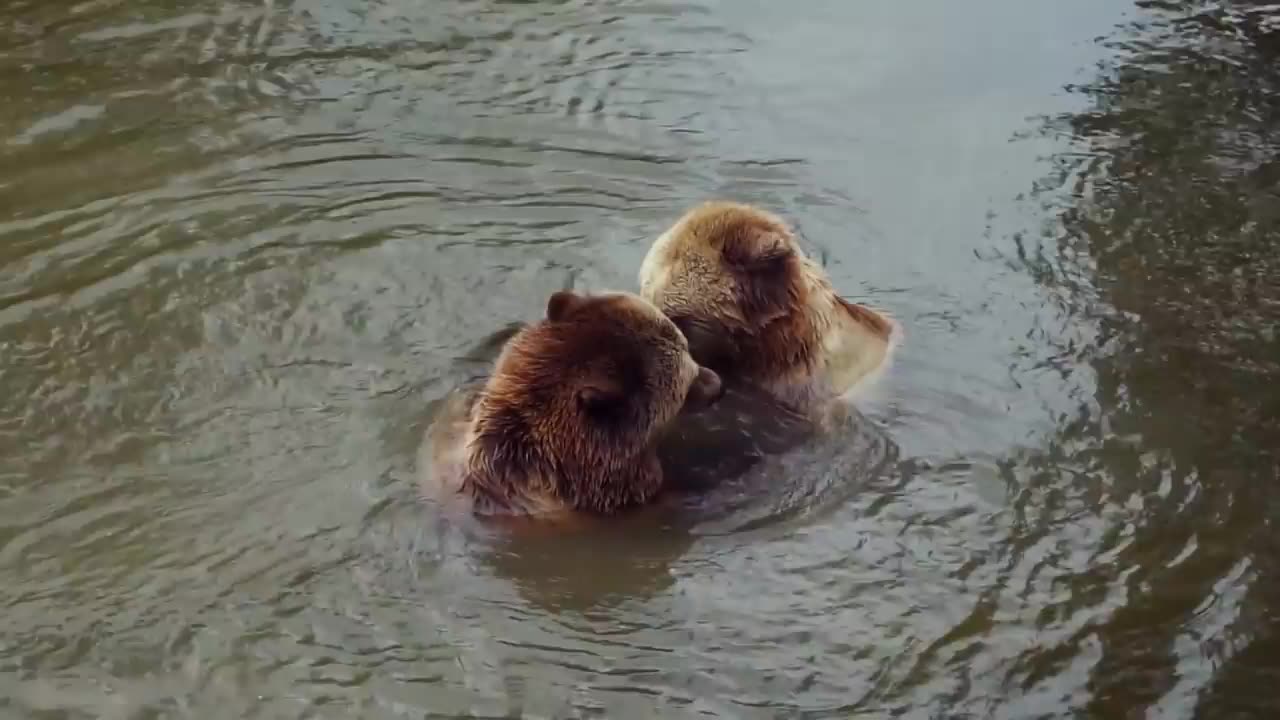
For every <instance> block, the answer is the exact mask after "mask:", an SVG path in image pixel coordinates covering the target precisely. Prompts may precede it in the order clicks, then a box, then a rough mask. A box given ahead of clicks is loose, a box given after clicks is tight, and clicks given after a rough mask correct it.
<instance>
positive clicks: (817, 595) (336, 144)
mask: <svg viewBox="0 0 1280 720" xmlns="http://www.w3.org/2000/svg"><path fill="white" fill-rule="evenodd" d="M1142 5H1143V7H1138V6H1136V5H1127V4H1125V3H1117V2H1102V0H1082V1H1077V2H1071V3H1065V2H1063V3H1049V2H1026V0H1016V1H1015V0H989V1H988V2H984V3H968V4H956V3H951V2H943V1H942V0H924V1H923V2H917V3H894V2H887V1H881V2H862V3H849V2H836V1H835V0H830V1H827V2H812V3H806V4H804V5H803V6H799V5H796V4H795V3H791V4H766V3H760V2H756V3H746V2H743V3H738V2H735V3H727V2H725V3H716V2H680V1H677V2H671V3H657V2H650V1H647V0H635V1H631V0H627V1H623V0H614V1H613V2H606V3H583V2H521V3H516V2H481V1H479V0H473V1H470V2H430V3H428V2H408V1H407V0H381V1H378V0H375V1H374V2H355V0H253V1H250V0H242V1H232V0H191V1H190V2H186V3H180V4H179V3H160V2H155V1H154V0H151V1H148V0H131V1H125V0H86V1H84V2H66V1H61V0H59V1H56V2H54V1H50V0H40V1H36V0H25V1H24V0H11V1H10V2H8V3H6V4H5V6H4V8H3V9H2V10H0V96H2V97H3V98H4V101H3V102H2V103H0V167H2V168H3V172H0V353H2V356H0V358H2V360H3V364H2V365H0V460H2V462H0V607H3V613H2V614H0V717H5V718H8V717H13V718H19V717H23V718H25V717H40V718H79V717H104V718H150V717H185V716H189V717H201V718H205V717H236V718H240V717H262V718H267V717H271V718H275V717H354V716H360V717H371V718H374V717H455V716H460V715H468V714H470V715H475V716H486V717H493V716H507V715H516V714H520V713H524V714H525V715H527V716H531V717H537V716H541V717H579V716H580V717H606V716H607V717H655V716H657V717H671V718H676V717H695V716H697V717H730V718H755V717H761V718H765V717H770V718H771V717H809V718H826V717H841V718H843V717H889V716H894V717H920V718H943V717H946V718H952V717H973V718H987V717H997V718H1031V717H1098V718H1120V717H1125V718H1128V717H1151V718H1226V717H1241V718H1244V717H1272V716H1274V715H1275V713H1276V711H1277V710H1280V701H1278V700H1277V699H1276V698H1277V695H1276V693H1275V692H1274V684H1275V682H1276V681H1277V680H1278V679H1280V662H1277V661H1276V660H1275V658H1276V657H1280V654H1278V651H1280V634H1278V633H1277V630H1278V629H1280V628H1278V623H1277V613H1278V612H1280V610H1278V608H1280V567H1277V561H1276V558H1277V557H1278V554H1277V551H1280V543H1278V542H1277V537H1278V536H1277V532H1276V529H1275V528H1274V519H1275V518H1277V517H1280V505H1278V504H1277V497H1278V495H1277V491H1276V480H1277V475H1278V474H1280V455H1278V454H1277V450H1276V448H1277V447H1280V391H1277V389H1276V383H1275V379H1276V378H1277V376H1278V374H1280V340H1277V329H1278V328H1277V321H1278V320H1280V287H1278V285H1280V281H1277V279H1276V278H1277V277H1280V274H1278V271H1280V267H1277V261H1276V257H1277V256H1276V253H1275V241H1276V239H1277V233H1276V228H1277V218H1280V196H1278V193H1277V182H1278V181H1280V173H1277V170H1276V167H1277V165H1276V160H1275V158H1276V156H1277V149H1278V148H1280V134H1278V133H1277V130H1276V128H1277V127H1280V123H1277V118H1278V117H1280V102H1278V101H1277V98H1280V72H1278V71H1277V69H1276V68H1277V67H1280V63H1277V62H1276V61H1277V53H1278V52H1280V42H1277V40H1276V38H1277V35H1276V31H1277V29H1280V26H1278V25H1277V24H1275V22H1274V20H1273V16H1274V14H1275V13H1274V10H1273V9H1271V8H1269V7H1267V6H1264V5H1250V4H1243V3H1242V4H1235V5H1226V6H1223V5H1219V4H1207V3H1190V2H1181V1H1177V0H1175V1H1174V2H1168V3H1143V4H1142ZM708 196H729V197H733V198H736V199H742V200H747V201H751V202H757V203H760V204H762V205H764V206H766V207H769V208H770V209H773V210H776V211H778V212H781V213H783V214H785V215H786V216H788V217H789V218H791V219H793V220H795V221H796V222H797V223H798V224H799V225H800V227H801V228H802V230H803V232H804V233H805V236H806V239H807V241H808V242H809V244H810V246H811V247H812V248H814V251H815V252H816V253H817V254H818V255H819V256H820V257H822V258H823V260H824V262H825V263H826V265H827V267H828V269H829V271H830V273H831V275H832V277H833V279H834V280H835V282H836V284H837V286H838V287H839V288H840V289H841V291H842V292H844V293H845V294H846V295H848V296H850V297H852V298H855V299H859V300H863V301H867V302H871V303H873V304H875V305H877V306H880V307H884V308H886V309H888V310H890V311H891V312H892V313H893V314H894V315H895V316H896V317H897V318H899V319H900V320H901V321H902V323H903V325H904V326H905V328H906V331H907V342H906V345H905V346H904V348H903V350H902V352H901V354H900V355H899V360H898V362H897V365H896V366H895V368H894V369H893V372H892V373H891V374H890V375H889V376H888V377H887V378H886V379H885V381H884V382H883V383H882V385H881V386H880V387H879V388H878V392H877V393H876V394H875V396H874V397H873V398H870V399H869V400H868V402H867V403H865V404H864V405H863V407H862V411H863V413H864V414H865V416H866V419H867V423H866V425H865V426H864V427H862V428H861V430H859V433H860V434H859V435H858V438H860V440H859V441H858V442H851V443H850V444H849V445H848V446H843V447H835V448H831V447H828V448H825V449H824V448H813V449H811V450H810V452H809V454H807V455H804V456H801V457H797V458H792V459H790V460H789V461H788V462H789V463H791V464H789V465H786V466H785V467H786V468H787V470H786V471H785V472H782V471H779V473H778V474H779V476H780V478H781V479H780V485H779V487H780V488H782V489H783V491H779V492H778V493H775V494H766V495H765V496H763V497H761V496H753V495H752V494H750V493H746V494H741V495H732V497H728V496H726V497H727V498H728V499H726V500H725V504H724V506H723V507H721V508H718V509H717V508H712V509H711V510H709V511H708V510H707V509H706V508H704V511H705V512H704V513H703V514H701V515H700V514H698V513H693V514H692V515H690V514H678V515H677V516H673V517H669V518H664V517H657V518H655V517H653V516H645V517H638V518H634V519H630V520H628V521H624V522H620V523H617V525H616V526H615V527H612V528H609V529H607V530H600V531H598V532H596V533H594V534H593V535H590V536H588V537H586V538H572V539H566V538H557V537H544V538H534V539H529V540H526V541H523V542H519V543H512V542H504V541H503V540H502V539H501V538H497V539H493V538H490V539H487V540H486V539H483V538H480V539H473V538H469V537H468V536H466V535H464V534H460V533H458V532H454V531H453V529H451V528H450V527H448V526H447V525H445V524H442V523H440V522H439V521H438V520H437V519H436V518H435V517H434V516H432V515H431V514H430V513H428V512H426V510H425V509H424V508H423V507H422V506H420V505H419V504H418V503H416V502H415V501H414V498H413V493H414V487H413V485H414V478H415V473H416V469H415V462H416V458H415V454H416V451H417V449H418V442H419V440H420V437H421V433H422V431H423V429H424V427H425V425H426V423H427V421H428V420H429V418H430V416H431V410H432V408H433V407H434V404H435V403H437V402H438V401H439V400H440V399H441V398H443V397H444V396H445V395H446V394H447V393H448V392H449V391H450V390H451V389H452V388H453V387H455V386H456V385H457V384H458V383H459V382H462V381H463V380H465V379H467V378H469V377H472V376H474V374H475V372H476V371H477V368H482V367H483V358H484V357H485V355H484V353H485V352H488V351H490V350H491V347H488V349H486V347H487V344H488V345H490V346H491V343H488V341H489V340H490V339H492V338H493V337H495V335H496V334H500V333H501V332H502V331H503V329H504V328H506V327H509V325H510V324H511V323H513V322H519V321H524V320H529V319H532V318H534V317H536V316H537V315H538V314H539V312H540V310H541V308H542V306H543V303H544V302H545V299H546V297H547V295H549V294H550V292H552V291H553V290H555V289H559V288H561V287H565V286H570V285H571V286H574V287H580V288H592V287H623V288H631V287H634V284H635V272H636V269H637V268H638V266H639V262H640V258H641V257H642V256H643V254H644V251H645V249H646V248H647V245H648V243H649V242H650V241H651V239H652V238H653V237H654V236H655V235H656V234H657V232H659V231H660V230H661V229H662V228H663V227H664V225H665V224H666V223H669V222H670V221H671V220H673V219H674V218H675V217H676V216H677V215H678V214H679V213H680V212H681V211H682V210H683V209H685V208H686V207H687V206H688V205H690V204H691V203H693V202H696V201H698V200H701V199H703V198H706V197H708ZM793 491H794V492H793Z"/></svg>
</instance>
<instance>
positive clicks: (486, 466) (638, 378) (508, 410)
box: [424, 292, 720, 518]
mask: <svg viewBox="0 0 1280 720" xmlns="http://www.w3.org/2000/svg"><path fill="white" fill-rule="evenodd" d="M719 390H720V382H719V379H718V378H717V377H716V376H715V374H714V373H711V372H710V371H707V370H705V369H703V368H700V367H698V365H697V364H696V363H695V362H694V361H693V359H692V357H690V355H689V352H688V345H687V343H686V341H685V339H684V337H683V336H682V335H681V334H680V333H679V331H678V330H677V329H676V327H675V326H674V324H672V323H671V322H670V320H669V319H667V318H666V317H664V316H663V315H662V314H661V313H660V312H658V310H657V309H656V308H654V307H653V306H652V305H650V304H649V303H647V302H645V301H643V300H642V299H640V298H639V297H637V296H635V295H630V294H625V293H611V294H602V295H596V296H580V295H576V294H574V293H571V292H560V293H556V294H555V295H553V296H552V297H551V299H550V301H549V302H548V305H547V317H546V319H544V320H543V321H541V322H539V323H536V324H534V325H531V326H528V327H525V328H523V329H521V330H520V331H519V332H517V333H515V335H514V336H512V337H511V338H510V340H508V341H507V343H506V344H505V345H504V347H503V350H502V352H501V354H500V355H499V357H498V360H497V362H496V363H495V366H494V369H493V373H492V374H491V376H490V377H489V378H488V380H487V381H486V382H485V383H484V384H483V386H481V387H479V388H472V389H464V390H461V391H459V392H457V393H455V394H454V395H453V396H451V397H450V398H449V399H448V400H447V402H446V405H445V407H444V408H443V409H442V411H441V412H440V414H439V418H438V420H437V422H436V423H435V424H434V425H433V426H432V428H431V430H429V434H428V438H427V448H426V449H427V451H428V457H427V461H428V462H429V463H430V465H431V468H432V470H433V472H434V477H432V478H430V479H429V480H427V481H426V482H425V485H424V487H425V489H427V490H428V491H430V492H431V493H433V494H436V495H437V497H439V498H440V499H441V500H444V501H446V502H451V503H453V502H461V503H465V504H467V505H468V506H469V508H470V509H471V510H472V511H473V512H475V513H476V514H480V515H505V516H547V517H556V516H558V517H561V518H565V517H567V516H570V515H572V514H573V513H576V512H586V513H595V514H600V515H609V514H612V513H616V512H618V511H620V510H623V509H626V508H631V507H636V506H639V505H643V504H645V503H648V502H650V501H652V500H653V499H654V498H655V497H656V496H657V495H658V493H659V492H660V491H661V489H662V485H663V473H662V468H661V466H660V464H659V462H658V458H657V455H656V454H655V451H654V446H655V444H656V442H657V440H658V437H659V436H660V434H661V432H662V431H663V430H664V429H665V428H666V427H667V426H668V425H669V424H670V422H671V421H672V420H673V419H674V418H675V417H676V416H677V415H678V414H679V413H680V412H681V410H682V409H685V408H686V407H692V408H700V407H702V406H704V405H706V404H709V403H710V402H712V401H714V400H715V399H716V398H718V396H719Z"/></svg>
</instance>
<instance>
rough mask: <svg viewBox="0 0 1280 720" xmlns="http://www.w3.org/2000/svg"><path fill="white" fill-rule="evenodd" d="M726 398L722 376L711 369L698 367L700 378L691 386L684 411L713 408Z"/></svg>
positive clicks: (695, 379)
mask: <svg viewBox="0 0 1280 720" xmlns="http://www.w3.org/2000/svg"><path fill="white" fill-rule="evenodd" d="M723 396H724V383H722V382H721V381H720V376H719V375H717V374H716V372H715V371H714V370H712V369H710V368H705V367H701V366H699V367H698V376H697V377H696V378H694V379H693V384H692V385H690V386H689V394H688V395H687V396H685V401H684V410H685V411H686V412H697V411H699V410H703V409H705V408H708V407H711V406H712V405H714V404H715V403H716V401H717V400H719V399H720V398H721V397H723Z"/></svg>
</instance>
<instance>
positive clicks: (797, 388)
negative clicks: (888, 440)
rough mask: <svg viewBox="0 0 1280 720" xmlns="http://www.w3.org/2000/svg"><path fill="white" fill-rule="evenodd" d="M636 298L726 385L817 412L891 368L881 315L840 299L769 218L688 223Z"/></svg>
mask: <svg viewBox="0 0 1280 720" xmlns="http://www.w3.org/2000/svg"><path fill="white" fill-rule="evenodd" d="M640 293H641V295H642V296H643V297H644V298H645V299H646V300H649V301H650V302H652V303H653V304H654V305H656V306H657V307H658V308H659V309H661V310H662V311H663V312H664V313H665V314H667V315H668V316H669V317H670V318H671V319H672V320H673V321H674V322H675V323H676V325H677V326H679V327H680V329H681V330H682V331H683V332H684V333H685V335H686V336H687V337H688V339H689V344H690V348H691V351H692V352H693V355H694V358H695V359H696V360H697V361H698V362H699V363H701V364H703V365H706V366H707V367H710V368H711V369H713V370H715V371H716V372H718V373H719V374H720V375H721V376H722V377H723V378H724V380H725V381H726V382H727V383H731V384H733V383H737V384H745V385H751V386H754V387H758V388H761V389H763V390H765V391H766V392H768V393H770V394H771V395H772V396H773V397H775V398H777V399H778V400H779V401H781V402H783V403H785V404H786V405H788V406H789V407H791V408H794V409H798V410H801V411H804V412H810V411H818V410H820V409H822V408H823V407H824V406H826V405H827V404H828V403H826V402H825V401H826V400H828V399H830V398H834V397H838V396H846V395H848V394H850V393H851V392H852V391H854V390H855V389H856V388H857V387H858V386H859V385H860V384H861V383H862V382H863V381H864V380H866V379H867V378H868V377H870V376H871V375H873V374H874V373H875V372H876V371H877V370H879V369H880V368H882V367H883V366H884V365H885V364H886V363H887V361H888V360H889V357H890V354H891V350H892V349H893V346H894V345H895V344H896V339H897V337H898V335H899V332H898V329H897V326H896V324H895V323H894V322H893V321H892V320H891V319H889V318H888V317H886V316H885V315H883V314H881V313H879V312H877V311H875V310H872V309H870V308H867V307H864V306H862V305H858V304H855V303H852V302H849V301H847V300H845V299H844V298H841V297H840V296H839V295H837V294H836V292H835V289H834V288H833V287H832V285H831V282H830V280H828V278H827V275H826V273H825V272H824V271H823V270H822V268H821V267H820V266H819V265H818V264H817V263H815V262H814V261H813V260H811V259H810V258H808V257H807V256H806V255H805V254H804V252H803V251H802V250H801V248H800V245H799V243H798V241H797V240H796V237H795V235H794V234H793V232H792V231H791V229H790V228H789V227H788V226H787V225H786V224H785V223H784V222H783V221H782V220H781V219H780V218H778V217H777V216H776V215H773V214H772V213H769V212H766V211H764V210H761V209H759V208H756V207H753V206H750V205H744V204H741V203H733V202H708V203H704V204H702V205H699V206H697V207H695V208H693V209H692V210H690V211H688V212H687V213H685V215H684V216H683V217H681V218H680V219H679V220H677V221H676V223H675V224H674V225H673V226H672V227H671V228H670V229H669V230H667V231H666V232H665V233H663V234H662V235H661V236H660V237H659V238H658V239H657V240H656V241H655V242H654V244H653V246H652V247H651V248H650V249H649V252H648V254H647V255H646V256H645V259H644V261H643V263H642V265H641V270H640Z"/></svg>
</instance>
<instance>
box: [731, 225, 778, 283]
mask: <svg viewBox="0 0 1280 720" xmlns="http://www.w3.org/2000/svg"><path fill="white" fill-rule="evenodd" d="M721 255H722V256H723V257H724V261H725V262H726V263H728V264H729V266H730V267H732V268H734V269H735V270H739V271H741V272H747V273H752V274H758V273H773V272H778V271H781V270H782V269H783V268H785V267H786V264H787V261H788V260H790V259H791V258H792V256H794V255H795V252H794V251H793V250H792V249H791V245H790V244H789V243H788V242H787V240H786V238H784V237H783V236H782V235H779V234H778V233H776V232H765V233H760V234H757V233H754V232H742V233H737V234H735V235H734V236H732V237H730V238H728V240H726V242H725V244H724V249H723V250H722V251H721Z"/></svg>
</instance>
